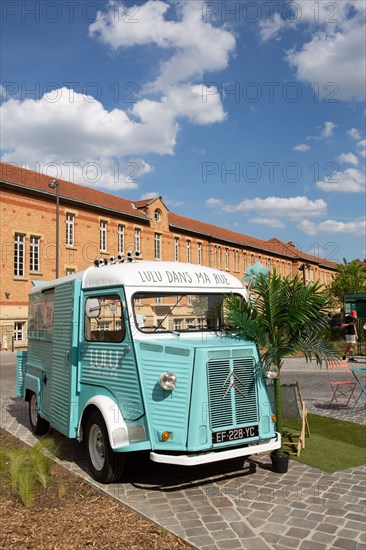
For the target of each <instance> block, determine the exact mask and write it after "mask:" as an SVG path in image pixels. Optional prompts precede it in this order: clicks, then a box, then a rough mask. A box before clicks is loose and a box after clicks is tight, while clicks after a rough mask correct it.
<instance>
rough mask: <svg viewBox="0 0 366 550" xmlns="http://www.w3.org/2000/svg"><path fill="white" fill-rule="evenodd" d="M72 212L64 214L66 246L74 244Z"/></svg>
mask: <svg viewBox="0 0 366 550" xmlns="http://www.w3.org/2000/svg"><path fill="white" fill-rule="evenodd" d="M74 220H75V216H74V214H66V246H74Z"/></svg>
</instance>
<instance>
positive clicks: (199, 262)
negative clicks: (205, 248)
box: [197, 243, 202, 264]
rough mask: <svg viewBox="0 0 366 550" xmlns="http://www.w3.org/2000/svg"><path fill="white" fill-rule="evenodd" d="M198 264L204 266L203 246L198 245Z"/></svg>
mask: <svg viewBox="0 0 366 550" xmlns="http://www.w3.org/2000/svg"><path fill="white" fill-rule="evenodd" d="M197 263H198V264H202V244H201V243H197Z"/></svg>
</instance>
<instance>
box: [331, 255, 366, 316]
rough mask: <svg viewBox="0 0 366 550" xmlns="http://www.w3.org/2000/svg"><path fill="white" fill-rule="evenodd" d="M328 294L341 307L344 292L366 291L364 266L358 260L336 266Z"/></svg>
mask: <svg viewBox="0 0 366 550" xmlns="http://www.w3.org/2000/svg"><path fill="white" fill-rule="evenodd" d="M328 290H329V293H330V296H331V297H332V298H333V300H334V301H335V303H336V305H337V306H340V307H343V304H344V296H345V294H359V293H363V292H366V268H365V267H364V266H363V265H362V264H361V263H360V262H359V261H358V260H353V261H352V262H347V260H346V258H343V264H339V265H338V266H337V274H336V276H335V277H334V279H333V281H332V282H331V283H330V285H329V287H328Z"/></svg>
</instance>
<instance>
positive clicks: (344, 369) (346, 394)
mask: <svg viewBox="0 0 366 550" xmlns="http://www.w3.org/2000/svg"><path fill="white" fill-rule="evenodd" d="M327 371H328V380H329V384H330V387H331V390H332V399H331V400H330V402H329V405H328V407H331V405H332V404H333V403H336V404H337V405H341V406H344V407H348V404H349V402H350V401H351V399H355V396H354V392H355V388H356V382H355V381H354V380H352V379H351V377H350V372H349V370H348V363H347V360H346V359H338V360H333V361H327Z"/></svg>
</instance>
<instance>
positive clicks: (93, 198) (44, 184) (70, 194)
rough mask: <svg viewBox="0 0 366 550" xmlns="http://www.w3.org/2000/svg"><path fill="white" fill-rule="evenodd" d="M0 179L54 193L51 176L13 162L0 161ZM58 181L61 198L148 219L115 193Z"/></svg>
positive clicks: (129, 202) (130, 202)
mask: <svg viewBox="0 0 366 550" xmlns="http://www.w3.org/2000/svg"><path fill="white" fill-rule="evenodd" d="M0 179H1V180H3V181H5V182H8V183H15V184H16V185H19V186H21V187H25V188H28V189H33V190H35V191H41V192H43V193H48V194H50V195H54V194H55V192H54V191H53V190H51V189H50V188H49V187H48V184H49V183H50V181H52V179H53V178H52V177H50V176H45V175H43V174H40V173H39V172H34V171H32V170H26V169H25V168H20V167H19V166H15V165H13V164H6V163H4V162H1V163H0ZM58 181H59V182H60V197H61V198H64V199H69V200H72V201H77V202H82V203H83V204H85V205H91V206H97V207H99V208H105V209H107V210H111V211H114V212H120V213H121V214H127V215H130V216H134V217H136V218H141V219H142V220H146V221H147V220H148V218H147V216H146V215H145V214H144V213H143V212H140V210H137V209H136V208H135V206H134V204H133V203H132V201H129V200H127V199H122V198H120V197H117V196H116V195H111V194H109V193H103V192H102V191H97V190H95V189H90V187H85V186H84V185H78V184H76V183H71V182H69V181H65V180H58Z"/></svg>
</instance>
